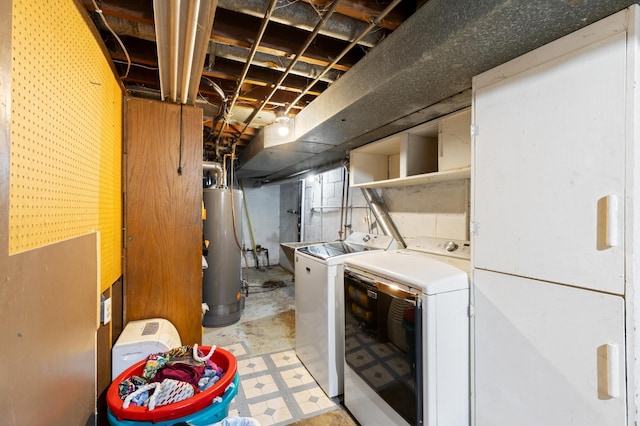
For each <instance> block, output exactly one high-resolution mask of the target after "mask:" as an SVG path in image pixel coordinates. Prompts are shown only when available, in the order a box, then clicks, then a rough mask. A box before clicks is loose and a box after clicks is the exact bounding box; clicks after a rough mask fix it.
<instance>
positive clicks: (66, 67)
mask: <svg viewBox="0 0 640 426" xmlns="http://www.w3.org/2000/svg"><path fill="white" fill-rule="evenodd" d="M12 8H13V16H12V32H11V35H12V63H11V70H12V85H11V166H10V167H11V170H10V203H11V204H10V207H9V253H10V254H15V253H19V252H23V251H26V250H31V249H34V248H38V247H42V246H46V245H49V244H52V243H55V242H58V241H62V240H65V239H69V238H73V237H77V236H80V235H84V234H86V233H88V232H92V231H99V232H100V239H99V241H100V283H101V288H102V290H105V289H106V288H108V287H109V286H110V285H111V284H112V283H113V282H115V281H116V280H117V279H118V277H120V275H121V274H122V266H121V247H122V233H121V229H122V198H121V182H122V178H121V173H122V160H121V159H122V105H123V100H122V99H123V93H122V90H121V88H120V85H119V83H118V81H117V79H116V77H115V76H114V74H113V71H112V69H111V66H110V64H109V62H108V60H107V59H106V58H105V55H104V53H103V50H102V49H101V47H100V44H99V43H98V41H96V38H95V36H94V34H93V33H92V32H91V30H90V28H89V27H88V23H87V21H86V20H85V17H84V16H83V15H82V13H84V12H81V10H79V9H78V6H77V5H76V2H74V1H73V0H57V1H32V0H14V1H13V6H12Z"/></svg>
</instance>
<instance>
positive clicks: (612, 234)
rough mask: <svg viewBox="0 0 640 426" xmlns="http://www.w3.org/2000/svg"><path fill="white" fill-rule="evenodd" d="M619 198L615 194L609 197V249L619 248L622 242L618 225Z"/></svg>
mask: <svg viewBox="0 0 640 426" xmlns="http://www.w3.org/2000/svg"><path fill="white" fill-rule="evenodd" d="M618 210H619V208H618V196H617V195H614V194H610V195H607V245H608V246H609V247H617V246H618V245H619V244H620V242H619V241H618V238H619V237H618V235H619V232H618V231H619V230H620V226H619V224H618V222H619V221H618V217H619V216H620V212H619V211H618Z"/></svg>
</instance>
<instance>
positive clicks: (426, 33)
mask: <svg viewBox="0 0 640 426" xmlns="http://www.w3.org/2000/svg"><path fill="white" fill-rule="evenodd" d="M95 1H96V2H97V5H98V8H99V9H100V10H101V11H102V14H103V16H104V18H105V19H106V20H107V22H108V23H109V26H110V27H111V28H112V30H113V31H114V32H115V33H116V34H118V35H119V37H120V38H121V40H122V42H123V44H124V46H125V47H126V49H127V51H128V54H129V56H130V58H131V65H130V66H129V67H128V65H127V59H126V56H125V54H124V52H123V51H122V49H121V48H120V47H119V45H118V43H116V40H115V37H114V36H113V35H112V33H111V32H110V31H109V30H107V29H106V28H105V26H104V24H103V23H102V19H100V18H99V15H98V14H97V13H96V12H95V11H94V10H95V6H94V4H93V0H83V2H84V5H85V6H86V8H87V10H88V11H89V12H90V14H91V15H92V17H93V20H94V22H95V23H96V27H97V28H98V30H99V31H100V34H101V35H102V37H103V39H104V41H105V45H106V46H107V48H108V50H109V53H110V55H111V58H112V60H113V62H114V64H115V66H116V69H117V71H118V72H119V73H120V75H121V76H122V81H123V83H124V85H125V87H126V88H127V90H128V91H129V94H130V95H132V96H146V97H157V98H159V97H160V96H159V92H160V90H159V89H160V88H159V82H158V81H159V80H158V69H157V54H156V46H155V31H154V27H153V25H154V22H153V17H154V15H153V0H108V1H99V0H95ZM183 1H184V0H183ZM214 1H215V0H214ZM395 3H397V5H395ZM633 3H638V1H632V0H536V1H533V2H532V1H530V0H456V1H451V0H428V1H426V0H422V1H420V0H414V1H407V0H395V1H394V2H392V1H391V0H337V1H336V2H335V3H334V2H332V1H331V0H218V2H217V9H216V11H215V18H214V22H213V29H212V31H211V37H210V42H209V46H208V53H207V57H206V60H205V65H204V69H203V78H202V81H201V84H200V90H199V94H200V98H199V100H198V101H197V104H198V106H201V107H203V108H204V111H205V119H206V121H205V123H204V126H203V132H204V156H203V159H205V160H212V161H222V159H223V156H224V155H225V154H228V153H229V152H230V151H231V150H232V147H235V153H236V154H238V157H239V159H238V161H237V162H236V164H235V166H236V167H235V169H236V170H237V173H236V177H237V178H239V179H243V180H246V179H252V180H254V181H255V182H256V184H265V183H273V182H281V181H284V180H288V179H292V178H293V179H295V178H299V177H301V176H303V175H304V174H306V173H308V172H317V171H322V170H324V169H327V168H331V167H335V166H337V165H340V164H343V163H344V162H345V160H346V159H347V158H348V153H349V150H351V149H353V148H355V147H358V146H361V145H363V144H366V143H369V142H371V141H374V140H377V139H380V138H383V137H386V136H388V135H391V134H394V133H397V132H400V131H402V130H405V129H408V128H410V127H413V126H416V125H418V124H421V123H424V122H426V121H428V120H431V119H434V118H437V117H440V116H442V115H445V114H447V113H450V112H453V111H456V110H459V109H461V108H465V107H468V106H469V105H470V104H471V79H472V77H473V76H474V75H477V74H480V73H482V72H484V71H486V70H488V69H491V68H493V67H495V66H497V65H500V64H502V63H504V62H506V61H509V60H510V59H513V58H515V57H517V56H520V55H522V54H524V53H526V52H528V51H531V50H533V49H535V48H537V47H540V46H542V45H544V44H547V43H549V42H551V41H553V40H555V39H558V38H560V37H562V36H564V35H566V34H569V33H571V32H573V31H576V30H577V29H579V28H582V27H584V26H586V25H589V24H591V23H593V22H595V21H598V20H600V19H602V18H604V17H606V16H608V15H611V14H613V13H615V12H618V11H620V10H622V9H624V8H625V7H627V6H629V5H630V4H633ZM390 4H391V6H390ZM270 6H272V8H271V7H270ZM328 12H332V14H331V17H330V18H329V19H328V20H327V21H326V23H325V24H323V25H322V26H321V27H320V31H319V33H318V35H317V37H315V38H314V39H313V41H312V42H311V43H310V45H309V48H308V49H307V50H306V51H304V53H302V54H300V55H298V52H299V51H300V49H301V47H302V46H303V44H304V43H305V41H307V40H309V39H310V34H311V33H312V31H313V30H314V27H316V26H317V25H318V23H319V22H320V21H321V19H322V17H323V16H324V15H325V14H327V13H328ZM387 12H388V13H387ZM382 15H384V17H383V18H380V17H381V16H382ZM265 16H266V17H267V19H266V20H265ZM265 25H266V26H265ZM262 27H264V28H265V30H264V33H263V34H264V35H263V37H262V38H261V39H260V36H259V33H260V29H261V28H262ZM367 29H370V31H367ZM256 39H260V43H258V44H257V45H256V44H255V40H256ZM356 39H359V41H358V42H357V43H353V46H352V47H350V45H351V44H352V42H353V41H354V40H356ZM252 48H253V49H254V50H255V55H253V56H252V55H251V51H252ZM294 59H299V60H297V64H296V65H295V66H294V67H293V68H291V72H290V74H289V75H287V76H286V78H285V79H284V80H283V81H281V80H282V77H283V71H285V69H287V68H288V67H289V65H290V63H291V61H292V60H294ZM336 59H338V60H336ZM127 68H128V69H129V71H128V73H127ZM245 68H246V78H245V79H242V75H243V70H244V69H245ZM278 82H280V84H278ZM240 83H241V84H240ZM275 85H277V87H274V86H275ZM585 90H586V89H585ZM272 92H273V93H272ZM236 93H237V95H238V96H237V102H235V103H233V108H231V110H229V111H224V109H225V108H223V107H222V106H223V104H224V102H222V99H223V98H224V99H225V100H226V101H229V100H230V99H231V98H233V97H234V94H236ZM271 94H272V95H271ZM267 99H268V102H265V100H267ZM278 110H280V111H283V110H284V111H287V112H288V115H289V116H290V117H292V120H291V122H292V126H291V127H292V132H291V134H290V135H289V136H287V137H286V138H284V139H282V138H278V137H277V136H274V134H273V131H272V130H273V127H274V126H271V125H270V124H272V123H274V121H275V119H276V112H277V111H278Z"/></svg>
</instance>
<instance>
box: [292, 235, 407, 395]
mask: <svg viewBox="0 0 640 426" xmlns="http://www.w3.org/2000/svg"><path fill="white" fill-rule="evenodd" d="M389 248H393V249H395V248H396V242H395V240H394V239H393V238H392V237H389V236H386V235H373V234H365V233H361V232H354V233H353V234H351V235H350V236H349V237H348V238H347V239H346V240H344V241H337V242H330V243H322V244H314V245H310V246H306V247H300V248H297V249H296V252H295V266H294V267H295V298H296V310H295V315H296V317H295V318H296V354H297V355H298V358H300V361H302V363H303V364H304V366H305V367H306V368H307V370H309V373H311V375H312V376H313V378H314V379H315V380H316V382H318V384H319V385H320V387H321V388H322V389H323V390H324V392H325V393H326V394H327V396H329V397H334V396H337V395H340V394H342V388H343V365H344V361H343V357H344V350H343V348H344V346H343V343H344V333H343V329H342V317H343V294H342V291H337V289H342V279H343V262H344V260H345V259H347V258H351V257H357V256H360V255H363V254H365V253H369V252H370V251H372V250H387V249H389Z"/></svg>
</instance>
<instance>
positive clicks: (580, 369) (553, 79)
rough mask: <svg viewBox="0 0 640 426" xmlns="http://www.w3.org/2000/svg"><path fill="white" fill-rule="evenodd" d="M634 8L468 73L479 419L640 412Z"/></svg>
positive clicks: (613, 418) (560, 419)
mask: <svg viewBox="0 0 640 426" xmlns="http://www.w3.org/2000/svg"><path fill="white" fill-rule="evenodd" d="M639 11H640V7H638V5H634V6H631V7H630V8H629V9H627V10H624V11H622V12H620V13H617V14H614V15H612V16H610V17H608V18H605V19H603V20H602V21H599V22H596V23H594V24H592V25H589V26H588V27H585V28H583V29H581V30H579V31H577V32H575V33H573V34H570V35H568V36H566V37H563V38H562V39H559V40H557V41H554V42H552V43H550V44H548V45H546V46H543V47H542V48H539V49H536V50H534V51H532V52H529V53H527V54H525V55H523V56H521V57H519V58H516V59H514V60H512V61H510V62H508V63H506V64H503V65H501V66H499V67H497V68H494V69H492V70H489V71H487V72H486V73H484V74H481V75H479V76H477V77H475V78H474V80H473V101H472V108H473V113H472V116H473V118H472V121H473V125H472V170H473V173H472V180H471V185H472V200H471V201H472V202H471V204H472V218H471V242H472V282H473V286H472V289H473V291H472V300H471V303H472V311H473V312H474V315H473V316H472V330H473V340H472V357H473V362H472V370H473V371H472V383H473V389H474V390H473V392H474V397H473V404H472V406H473V408H472V416H473V419H474V421H475V426H503V425H504V426H510V425H514V424H517V425H531V426H533V425H536V426H538V425H545V426H547V425H550V426H585V425H593V426H595V425H611V426H623V425H632V424H636V423H637V414H636V411H637V397H636V396H635V395H638V394H639V392H638V377H639V374H640V373H639V372H638V371H639V370H638V366H639V364H638V362H637V361H636V359H637V358H638V356H637V354H636V353H635V351H634V348H635V347H636V346H637V341H638V331H637V330H638V329H639V327H638V324H637V319H636V318H635V315H636V313H635V311H637V306H635V300H637V299H638V297H637V295H636V288H635V285H634V282H635V281H636V280H637V279H636V278H635V274H636V271H637V270H639V265H640V263H639V261H638V259H637V258H638V254H640V246H639V245H638V241H639V239H638V234H637V232H636V231H635V229H636V227H637V224H638V223H640V222H638V220H640V216H638V213H640V208H639V207H640V204H639V202H638V201H639V200H638V198H639V197H637V195H636V192H637V190H636V189H635V188H636V187H637V185H638V183H640V180H639V178H640V175H639V174H638V173H637V171H636V169H637V165H638V164H640V161H639V157H638V153H637V152H638V149H637V147H636V145H637V141H638V136H639V130H638V126H637V122H638V118H637V114H638V112H637V105H639V104H640V94H639V93H638V92H639V91H638V90H637V88H636V85H637V83H636V82H637V81H640V78H639V77H640V73H639V72H638V66H637V65H636V61H637V60H638V59H637V58H638V57H639V56H638V53H639V49H638V44H639V40H638V32H637V23H638V21H639V17H640V12H639Z"/></svg>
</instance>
